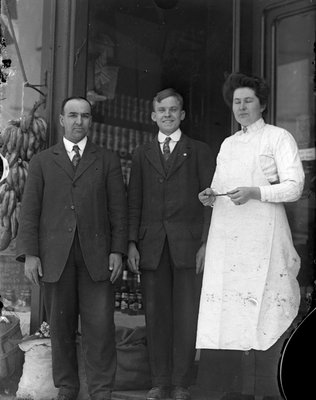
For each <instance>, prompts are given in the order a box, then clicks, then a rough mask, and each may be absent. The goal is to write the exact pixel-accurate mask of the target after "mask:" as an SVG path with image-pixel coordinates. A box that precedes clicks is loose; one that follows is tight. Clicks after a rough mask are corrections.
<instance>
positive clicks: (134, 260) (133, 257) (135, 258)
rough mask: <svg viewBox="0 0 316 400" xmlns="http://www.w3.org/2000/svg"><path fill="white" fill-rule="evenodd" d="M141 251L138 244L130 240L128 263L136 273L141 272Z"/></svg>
mask: <svg viewBox="0 0 316 400" xmlns="http://www.w3.org/2000/svg"><path fill="white" fill-rule="evenodd" d="M139 260H140V256H139V251H138V250H137V247H136V244H135V243H134V242H130V243H129V245H128V260H127V265H128V267H129V269H130V270H131V271H132V272H134V274H139Z"/></svg>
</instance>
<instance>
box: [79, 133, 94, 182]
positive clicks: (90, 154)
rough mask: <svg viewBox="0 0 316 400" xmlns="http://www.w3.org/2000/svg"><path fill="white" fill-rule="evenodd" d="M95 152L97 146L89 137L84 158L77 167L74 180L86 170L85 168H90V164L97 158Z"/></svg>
mask: <svg viewBox="0 0 316 400" xmlns="http://www.w3.org/2000/svg"><path fill="white" fill-rule="evenodd" d="M95 152H96V148H95V147H94V146H93V145H92V143H91V142H90V140H89V139H88V140H87V144H86V147H85V149H84V152H83V155H82V158H81V160H80V163H79V165H78V167H77V169H76V173H75V177H74V180H77V179H78V178H79V177H80V176H81V175H82V174H83V173H84V172H85V170H86V169H87V168H89V167H90V165H91V164H92V163H93V162H94V161H95V160H96V155H95Z"/></svg>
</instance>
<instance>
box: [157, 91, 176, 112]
mask: <svg viewBox="0 0 316 400" xmlns="http://www.w3.org/2000/svg"><path fill="white" fill-rule="evenodd" d="M167 97H176V98H177V99H178V101H179V103H180V107H181V109H182V108H183V97H182V96H181V94H180V93H178V92H177V91H175V90H174V89H172V88H167V89H164V90H161V91H160V92H158V93H157V94H156V96H155V97H154V99H153V110H155V104H156V103H160V102H162V100H164V99H166V98H167Z"/></svg>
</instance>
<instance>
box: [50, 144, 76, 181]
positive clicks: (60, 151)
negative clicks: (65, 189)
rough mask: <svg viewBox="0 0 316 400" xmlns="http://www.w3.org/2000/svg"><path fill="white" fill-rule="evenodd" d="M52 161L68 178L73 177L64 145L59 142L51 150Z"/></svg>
mask: <svg viewBox="0 0 316 400" xmlns="http://www.w3.org/2000/svg"><path fill="white" fill-rule="evenodd" d="M52 151H53V154H54V161H55V162H56V164H58V165H59V166H60V167H61V168H62V169H63V170H64V171H65V172H66V174H67V175H69V177H70V178H71V179H72V178H73V176H74V170H73V166H72V164H71V161H70V159H69V157H68V154H67V151H66V149H65V146H64V143H63V142H62V141H61V142H59V143H57V144H56V145H55V146H54V147H53V149H52Z"/></svg>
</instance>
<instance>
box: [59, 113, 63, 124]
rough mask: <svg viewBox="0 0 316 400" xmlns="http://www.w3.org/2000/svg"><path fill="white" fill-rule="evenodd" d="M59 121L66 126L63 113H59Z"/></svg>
mask: <svg viewBox="0 0 316 400" xmlns="http://www.w3.org/2000/svg"><path fill="white" fill-rule="evenodd" d="M59 123H60V125H61V126H64V116H63V114H60V115H59Z"/></svg>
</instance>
